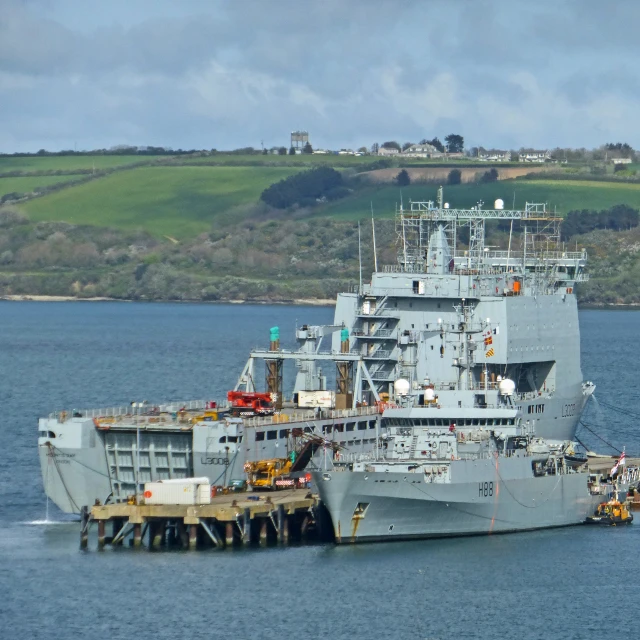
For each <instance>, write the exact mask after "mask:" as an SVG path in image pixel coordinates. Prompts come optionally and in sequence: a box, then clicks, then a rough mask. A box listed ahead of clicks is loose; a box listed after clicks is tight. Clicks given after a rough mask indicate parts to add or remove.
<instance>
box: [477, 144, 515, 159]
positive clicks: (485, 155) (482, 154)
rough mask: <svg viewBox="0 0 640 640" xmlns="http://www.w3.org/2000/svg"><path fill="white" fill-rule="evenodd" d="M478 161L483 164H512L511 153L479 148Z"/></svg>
mask: <svg viewBox="0 0 640 640" xmlns="http://www.w3.org/2000/svg"><path fill="white" fill-rule="evenodd" d="M478 160H480V161H482V162H511V151H501V150H500V149H485V148H483V147H479V148H478Z"/></svg>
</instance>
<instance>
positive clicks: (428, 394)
mask: <svg viewBox="0 0 640 640" xmlns="http://www.w3.org/2000/svg"><path fill="white" fill-rule="evenodd" d="M424 399H425V402H433V401H434V400H435V399H436V392H435V391H434V390H433V389H425V391H424Z"/></svg>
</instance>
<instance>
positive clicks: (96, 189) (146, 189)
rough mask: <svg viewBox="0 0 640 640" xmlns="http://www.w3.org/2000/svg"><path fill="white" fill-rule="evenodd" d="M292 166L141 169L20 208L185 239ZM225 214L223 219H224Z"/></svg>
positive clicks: (35, 214)
mask: <svg viewBox="0 0 640 640" xmlns="http://www.w3.org/2000/svg"><path fill="white" fill-rule="evenodd" d="M298 170H299V169H297V168H295V167H142V168H139V169H132V170H131V171H121V172H117V173H114V174H111V175H109V176H106V177H103V178H98V179H96V180H93V181H91V182H88V183H86V184H82V185H78V186H75V187H71V188H69V189H63V190H61V191H58V192H56V193H52V194H50V195H46V196H43V197H40V198H34V199H33V200H30V201H29V202H26V203H25V204H24V205H22V209H24V210H25V211H26V213H27V214H28V215H29V218H30V219H31V220H33V221H41V220H48V221H56V220H64V221H66V222H71V223H73V224H93V225H99V226H106V227H116V228H120V229H144V230H146V231H149V232H150V233H152V234H154V235H157V236H164V235H168V236H172V237H176V238H186V237H189V236H194V235H197V234H198V233H202V232H203V231H208V230H209V229H210V228H211V225H212V224H213V222H214V220H215V219H216V217H218V220H220V221H221V222H225V223H227V222H233V217H234V215H237V214H234V213H233V212H231V213H230V214H229V213H227V212H229V210H230V209H232V208H233V207H236V206H238V205H242V204H245V203H254V202H257V200H258V198H259V196H260V193H261V192H262V191H263V190H264V189H265V188H266V187H268V186H269V185H270V184H272V183H274V182H277V181H278V180H282V179H283V178H286V177H287V176H289V175H291V174H292V173H295V172H297V171H298ZM225 214H226V215H225Z"/></svg>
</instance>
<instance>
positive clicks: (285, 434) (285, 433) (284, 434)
mask: <svg viewBox="0 0 640 640" xmlns="http://www.w3.org/2000/svg"><path fill="white" fill-rule="evenodd" d="M290 433H291V429H280V437H281V438H288V437H289V434H290Z"/></svg>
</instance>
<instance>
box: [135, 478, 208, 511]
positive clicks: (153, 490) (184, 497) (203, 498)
mask: <svg viewBox="0 0 640 640" xmlns="http://www.w3.org/2000/svg"><path fill="white" fill-rule="evenodd" d="M198 480H201V478H198ZM144 502H145V504H188V505H192V504H210V503H211V485H209V484H208V483H207V484H205V483H198V484H196V483H194V482H193V479H186V480H185V481H184V482H175V481H172V482H147V483H145V485H144Z"/></svg>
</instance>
